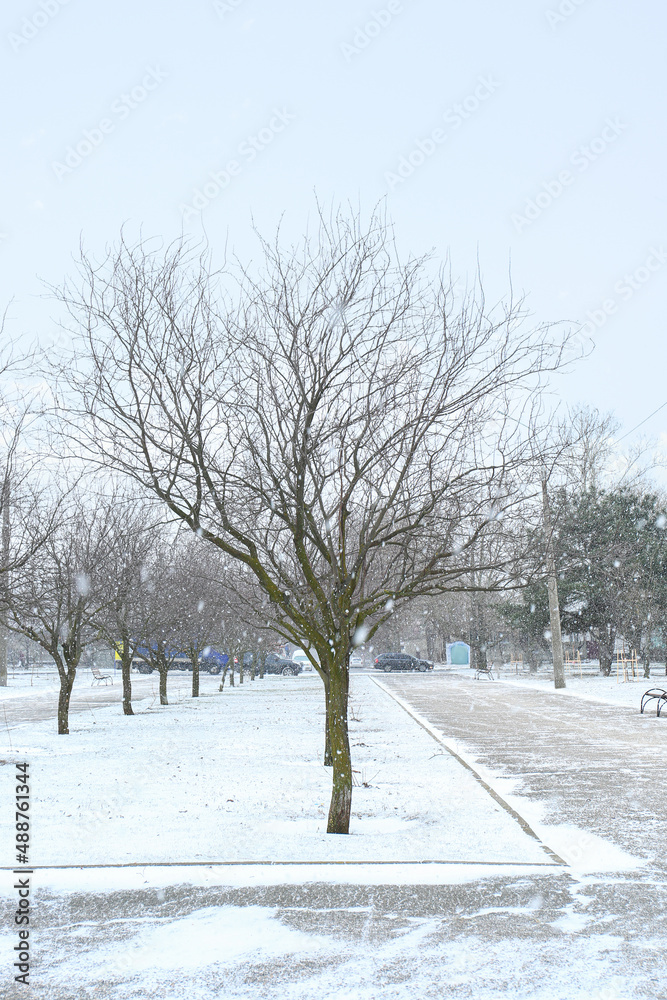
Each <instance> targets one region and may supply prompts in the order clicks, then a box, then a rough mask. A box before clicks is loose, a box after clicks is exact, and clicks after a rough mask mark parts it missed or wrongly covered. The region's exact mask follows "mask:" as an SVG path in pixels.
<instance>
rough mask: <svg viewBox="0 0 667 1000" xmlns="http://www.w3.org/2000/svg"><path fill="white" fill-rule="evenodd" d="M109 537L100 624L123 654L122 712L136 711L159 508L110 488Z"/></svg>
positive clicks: (158, 536) (98, 620) (113, 644)
mask: <svg viewBox="0 0 667 1000" xmlns="http://www.w3.org/2000/svg"><path fill="white" fill-rule="evenodd" d="M108 503H109V520H108V524H107V531H108V540H109V541H110V543H111V544H110V545H109V551H108V556H107V559H106V563H105V574H104V578H103V581H102V582H103V586H104V589H105V595H106V597H105V600H104V601H103V603H102V604H101V606H100V613H99V617H98V619H97V621H96V625H97V627H98V629H99V634H100V636H103V637H104V638H105V639H106V641H107V642H108V643H109V645H110V646H111V647H112V649H114V650H115V652H116V653H117V654H118V655H119V656H120V666H121V677H122V684H123V714H124V715H134V712H133V710H132V677H131V670H132V660H133V659H134V655H135V652H136V649H137V646H138V645H139V644H140V641H141V633H142V627H143V626H144V624H145V618H142V616H141V608H142V606H143V605H142V597H143V586H144V580H145V576H146V564H147V562H148V561H149V559H150V556H151V554H152V552H153V551H154V550H155V547H156V545H157V544H158V543H159V538H160V534H161V532H160V528H161V525H160V524H159V522H158V521H157V518H156V515H155V510H154V509H151V508H149V507H148V505H147V504H146V503H145V502H140V501H137V498H136V497H131V496H123V495H118V493H117V491H115V490H114V489H113V487H112V488H111V489H110V491H109V500H108Z"/></svg>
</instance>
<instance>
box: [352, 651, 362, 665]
mask: <svg viewBox="0 0 667 1000" xmlns="http://www.w3.org/2000/svg"><path fill="white" fill-rule="evenodd" d="M349 663H350V666H351V667H363V665H364V658H363V656H362V655H361V653H350V660H349Z"/></svg>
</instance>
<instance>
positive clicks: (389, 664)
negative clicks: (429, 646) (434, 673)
mask: <svg viewBox="0 0 667 1000" xmlns="http://www.w3.org/2000/svg"><path fill="white" fill-rule="evenodd" d="M374 665H375V669H376V670H384V671H385V672H386V673H390V671H392V670H419V671H420V672H421V673H424V671H426V670H432V669H433V667H432V665H430V664H429V661H428V660H418V659H417V657H416V656H410V654H409V653H380V655H379V656H376V657H375V664H374Z"/></svg>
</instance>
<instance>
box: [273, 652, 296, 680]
mask: <svg viewBox="0 0 667 1000" xmlns="http://www.w3.org/2000/svg"><path fill="white" fill-rule="evenodd" d="M302 670H303V667H302V666H301V664H300V663H296V662H295V661H294V660H288V659H287V658H286V657H284V656H278V654H277V653H267V654H266V658H265V660H264V673H265V674H282V675H283V677H288V676H289V675H290V674H293V675H296V674H300V673H301V671H302Z"/></svg>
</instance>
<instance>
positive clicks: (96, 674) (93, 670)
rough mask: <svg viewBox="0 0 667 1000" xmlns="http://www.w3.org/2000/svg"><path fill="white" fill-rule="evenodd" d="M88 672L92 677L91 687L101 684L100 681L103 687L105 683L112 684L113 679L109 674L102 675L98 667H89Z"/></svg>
mask: <svg viewBox="0 0 667 1000" xmlns="http://www.w3.org/2000/svg"><path fill="white" fill-rule="evenodd" d="M90 670H91V673H92V675H93V683H92V684H91V685H90V686H91V687H92V686H93V684H101V683H102V681H104V686H105V687H106V686H107V681H111V683H112V684H113V677H112V676H111V674H103V673H102V672H101V671H100V668H99V667H91V668H90Z"/></svg>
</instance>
